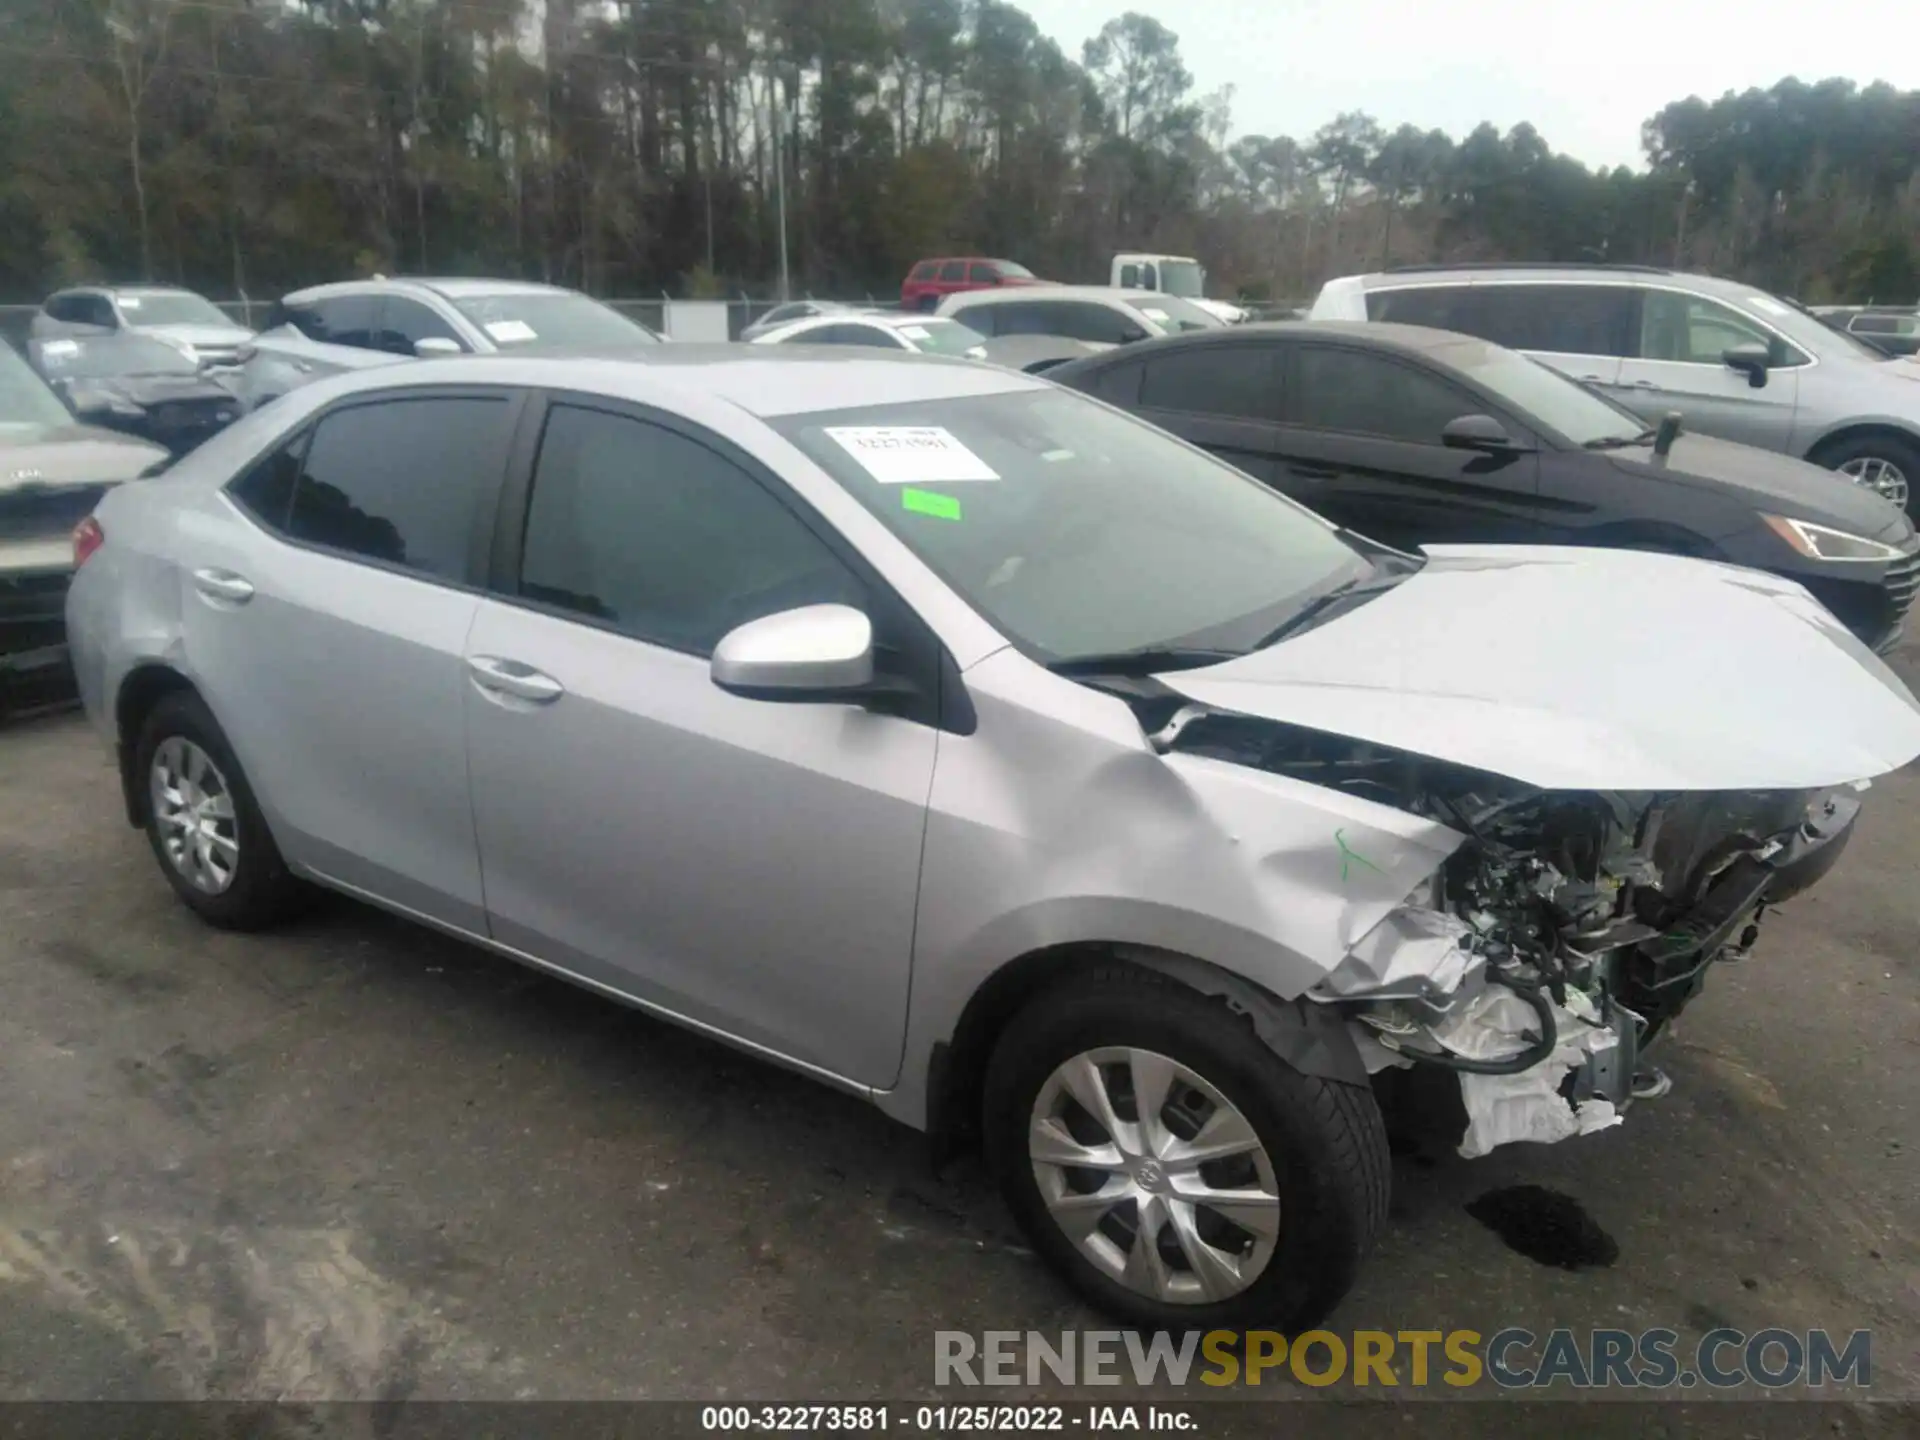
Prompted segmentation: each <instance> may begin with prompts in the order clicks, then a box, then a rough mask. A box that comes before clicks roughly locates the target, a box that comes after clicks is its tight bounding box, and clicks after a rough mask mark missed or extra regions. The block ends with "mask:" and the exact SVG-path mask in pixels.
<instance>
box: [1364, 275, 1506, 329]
mask: <svg viewBox="0 0 1920 1440" xmlns="http://www.w3.org/2000/svg"><path fill="white" fill-rule="evenodd" d="M1472 295H1473V291H1472V290H1471V289H1470V288H1469V287H1468V286H1465V285H1421V286H1418V287H1416V288H1414V289H1411V290H1371V291H1368V292H1367V318H1368V319H1369V320H1384V321H1389V322H1391V323H1392V324H1395V325H1425V326H1427V327H1429V328H1430V329H1434V330H1457V331H1459V332H1460V333H1461V334H1462V335H1479V334H1480V332H1479V331H1478V330H1476V329H1475V328H1473V327H1474V325H1475V324H1476V323H1477V322H1476V320H1475V319H1474V316H1473V314H1472V311H1471V308H1470V305H1469V301H1470V300H1471V298H1472ZM1480 338H1481V339H1483V340H1484V339H1485V338H1486V337H1485V336H1484V335H1482V336H1480Z"/></svg>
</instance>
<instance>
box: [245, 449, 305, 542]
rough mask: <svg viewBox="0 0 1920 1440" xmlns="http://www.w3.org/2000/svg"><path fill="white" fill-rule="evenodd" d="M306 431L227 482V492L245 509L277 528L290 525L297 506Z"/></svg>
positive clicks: (266, 523) (269, 525)
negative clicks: (295, 493)
mask: <svg viewBox="0 0 1920 1440" xmlns="http://www.w3.org/2000/svg"><path fill="white" fill-rule="evenodd" d="M306 448H307V436H306V435H305V434H304V433H303V434H301V435H299V436H298V437H296V438H295V439H293V440H290V441H288V442H287V443H286V444H285V445H282V446H281V447H280V448H279V449H278V450H275V451H274V452H273V453H272V454H271V455H268V456H267V457H266V458H265V459H264V460H259V461H256V462H255V463H254V466H253V468H252V469H251V470H249V471H247V473H246V474H244V475H242V476H241V477H240V478H239V479H238V480H235V481H234V482H233V483H232V484H231V485H229V486H227V494H228V495H230V496H232V497H233V499H234V500H235V501H236V502H237V503H238V504H239V506H240V508H241V509H242V510H245V511H246V512H247V513H248V514H250V515H252V516H253V518H254V519H256V520H258V521H259V522H260V523H261V524H263V525H266V526H268V527H270V528H271V529H274V530H284V529H286V528H287V518H288V514H289V512H290V511H291V510H292V509H293V487H294V482H295V481H297V480H298V479H299V478H300V459H301V457H302V456H303V455H304V454H305V453H306Z"/></svg>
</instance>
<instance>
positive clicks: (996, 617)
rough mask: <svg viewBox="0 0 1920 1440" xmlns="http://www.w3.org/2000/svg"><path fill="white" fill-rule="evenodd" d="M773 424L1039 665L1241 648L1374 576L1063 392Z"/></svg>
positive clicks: (1294, 523)
mask: <svg viewBox="0 0 1920 1440" xmlns="http://www.w3.org/2000/svg"><path fill="white" fill-rule="evenodd" d="M770 423H772V424H773V426H774V428H775V429H777V430H778V431H779V432H780V433H781V434H783V435H784V436H786V437H787V439H789V440H791V441H792V442H793V443H794V444H795V445H797V446H798V447H799V448H800V449H802V450H804V451H805V452H806V453H807V455H808V456H809V457H810V458H811V459H812V460H814V461H815V462H816V463H817V464H819V465H820V466H821V467H822V468H823V469H825V470H826V471H827V472H828V473H829V474H830V475H832V476H833V478H834V479H835V480H836V481H838V482H839V484H840V485H841V486H842V487H844V488H845V489H846V491H847V492H848V493H849V494H850V495H852V496H853V497H854V498H855V499H857V500H858V501H859V502H860V503H861V504H862V505H864V506H865V507H866V508H867V509H868V510H869V511H871V512H872V513H873V514H874V515H875V516H876V517H877V518H878V519H879V520H880V521H881V523H882V524H884V525H886V526H887V528H888V529H889V530H891V531H892V532H893V533H894V534H895V535H896V536H898V537H899V538H900V540H901V541H902V543H904V544H905V545H907V546H908V547H909V548H910V549H912V550H913V551H914V552H915V553H916V554H918V555H919V556H920V558H921V559H922V560H923V561H925V563H926V564H927V565H928V566H929V567H930V568H932V569H933V570H934V571H935V572H937V573H938V574H939V575H941V576H942V577H943V578H944V579H945V581H946V582H947V584H948V585H950V586H951V587H952V588H953V590H954V591H955V593H957V594H958V595H959V596H960V597H961V598H962V599H964V600H966V601H967V602H968V603H969V604H970V605H972V606H973V608H974V609H976V610H977V611H979V612H980V613H981V614H982V615H983V616H985V617H986V618H987V619H988V620H989V621H990V622H991V623H992V624H993V625H994V626H995V627H996V628H997V629H999V630H1000V632H1001V633H1002V634H1004V635H1006V636H1007V637H1008V638H1010V639H1011V640H1013V641H1014V642H1015V643H1016V644H1019V645H1020V646H1022V648H1024V649H1026V650H1027V651H1028V652H1029V653H1032V654H1034V655H1036V656H1037V657H1038V658H1040V659H1041V660H1043V661H1049V662H1052V661H1066V660H1073V659H1080V658H1084V657H1086V656H1089V655H1096V654H1098V655H1105V654H1109V653H1111V652H1114V651H1121V650H1137V649H1141V648H1144V647H1150V646H1161V645H1169V644H1176V643H1179V644H1196V645H1205V646H1207V647H1209V648H1213V647H1219V648H1222V649H1236V650H1244V649H1247V648H1251V647H1252V646H1254V645H1256V644H1258V643H1259V642H1260V641H1261V640H1262V639H1263V638H1264V637H1266V636H1267V635H1269V634H1270V633H1271V632H1272V630H1273V629H1274V627H1275V626H1276V625H1278V624H1279V623H1280V622H1281V621H1283V620H1284V619H1286V618H1287V617H1288V616H1289V615H1291V614H1293V613H1295V612H1296V611H1297V609H1298V606H1299V603H1300V597H1301V596H1302V595H1303V594H1305V593H1308V592H1311V591H1314V590H1316V589H1318V588H1321V587H1324V586H1326V585H1329V584H1337V583H1341V582H1343V581H1345V580H1347V579H1354V578H1358V577H1360V576H1361V575H1364V574H1365V573H1367V571H1368V569H1369V566H1368V562H1367V561H1366V560H1364V559H1363V558H1362V557H1361V556H1360V555H1359V554H1358V553H1357V552H1356V551H1355V550H1353V549H1352V548H1351V547H1349V546H1348V545H1347V544H1346V543H1345V542H1344V541H1342V540H1341V539H1340V537H1339V535H1338V534H1337V533H1336V532H1335V530H1334V529H1333V527H1331V526H1330V525H1328V524H1327V523H1326V522H1325V521H1323V520H1321V519H1320V518H1319V517H1317V516H1315V515H1313V514H1311V513H1310V512H1308V511H1306V510H1303V509H1301V508H1300V507H1299V506H1297V505H1295V504H1293V503H1292V502H1291V501H1289V500H1286V499H1284V498H1283V497H1281V496H1279V495H1277V494H1275V493H1274V492H1273V491H1272V490H1269V489H1268V488H1267V487H1266V486H1264V485H1262V484H1260V483H1259V482H1258V481H1256V480H1253V479H1251V478H1249V477H1248V476H1246V475H1243V474H1242V473H1241V472H1239V471H1238V470H1235V469H1233V468H1232V467H1231V466H1229V465H1227V464H1225V463H1224V462H1222V461H1218V460H1215V459H1213V458H1212V457H1210V456H1208V455H1205V454H1203V453H1201V452H1198V451H1195V450H1192V449H1190V448H1189V447H1187V446H1186V445H1183V444H1181V443H1180V442H1179V441H1177V440H1175V439H1173V438H1172V437H1171V436H1168V435H1166V434H1164V433H1162V432H1161V431H1159V430H1157V429H1155V428H1154V427H1152V426H1151V425H1148V424H1145V423H1144V422H1142V421H1139V420H1134V419H1132V418H1130V417H1128V416H1126V415H1121V414H1117V413H1115V412H1113V411H1111V410H1108V409H1106V408H1105V407H1104V406H1101V405H1098V404H1095V403H1094V402H1092V401H1090V400H1088V399H1086V398H1085V397H1083V396H1080V395H1076V394H1074V393H1073V392H1071V391H1068V390H1064V389H1055V388H1051V387H1050V388H1047V389H1033V390H1018V391H1010V392H1005V393H1001V394H995V395H978V396H969V397H964V398H945V399H934V400H924V401H917V402H913V403H908V404H895V405H878V406H868V407H863V408H860V409H849V410H840V411H832V412H822V413H814V414H802V415H790V416H784V417H781V418H779V419H776V420H773V421H772V422H770ZM903 446H914V447H920V448H921V450H922V452H923V453H921V454H919V455H917V456H915V457H914V458H913V460H912V461H911V463H910V465H909V467H908V468H907V469H906V470H904V471H903V470H900V469H895V468H893V465H894V464H895V463H896V462H895V461H893V460H891V459H890V458H889V457H890V455H891V454H893V453H894V452H897V451H899V450H900V449H901V448H902V447H903ZM929 446H932V447H936V448H937V451H938V453H937V454H935V455H931V456H930V455H928V454H926V453H924V452H925V450H926V448H927V447H929Z"/></svg>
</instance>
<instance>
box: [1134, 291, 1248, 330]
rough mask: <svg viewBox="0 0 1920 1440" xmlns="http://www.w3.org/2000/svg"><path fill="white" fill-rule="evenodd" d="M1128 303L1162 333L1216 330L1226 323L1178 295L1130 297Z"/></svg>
mask: <svg viewBox="0 0 1920 1440" xmlns="http://www.w3.org/2000/svg"><path fill="white" fill-rule="evenodd" d="M1128 303H1129V304H1131V305H1132V306H1133V308H1134V309H1136V310H1138V311H1139V312H1140V313H1141V314H1142V315H1144V316H1146V318H1147V322H1148V323H1149V324H1150V325H1152V327H1153V328H1154V329H1155V330H1158V331H1159V332H1160V333H1161V334H1162V335H1178V334H1181V333H1182V332H1183V331H1187V330H1218V329H1221V328H1222V327H1223V326H1225V324H1226V323H1227V322H1226V321H1224V320H1222V319H1221V318H1220V317H1219V316H1218V315H1210V314H1208V313H1207V312H1206V311H1205V310H1202V309H1201V308H1200V307H1199V306H1198V305H1195V304H1193V303H1192V302H1191V301H1188V300H1182V299H1181V298H1180V297H1179V296H1178V295H1173V294H1166V295H1153V296H1141V297H1139V298H1138V299H1130V300H1129V302H1128Z"/></svg>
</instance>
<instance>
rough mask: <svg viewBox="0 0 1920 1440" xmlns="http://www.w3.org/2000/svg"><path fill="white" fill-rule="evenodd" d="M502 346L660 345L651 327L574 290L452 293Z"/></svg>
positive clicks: (595, 348) (593, 349) (587, 349)
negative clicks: (636, 322)
mask: <svg viewBox="0 0 1920 1440" xmlns="http://www.w3.org/2000/svg"><path fill="white" fill-rule="evenodd" d="M451 299H452V301H453V307H454V309H456V310H458V311H459V312H460V313H461V314H462V315H464V316H466V317H467V319H469V320H471V321H472V322H473V323H474V324H475V325H478V326H479V327H480V328H481V329H482V330H483V331H485V332H486V335H487V338H488V339H489V340H491V341H492V342H493V343H494V344H495V345H497V346H498V347H499V348H500V349H502V350H532V351H539V350H548V351H568V350H572V351H578V352H581V353H604V354H618V353H620V352H621V351H626V350H640V349H645V348H647V347H649V346H653V345H658V344H659V343H660V339H659V337H658V336H657V335H655V334H654V333H653V332H652V331H651V330H648V329H647V328H646V327H644V326H642V325H637V324H635V323H634V322H633V321H632V320H629V319H628V318H627V317H626V316H625V315H622V314H621V313H620V312H619V311H618V310H615V309H612V308H611V307H609V306H606V305H602V304H601V303H600V302H599V301H598V300H595V299H592V298H591V297H589V296H586V295H581V294H579V293H578V292H576V291H572V290H503V291H501V292H499V293H498V294H479V295H465V294H457V293H456V294H454V295H453V296H452V297H451Z"/></svg>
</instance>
